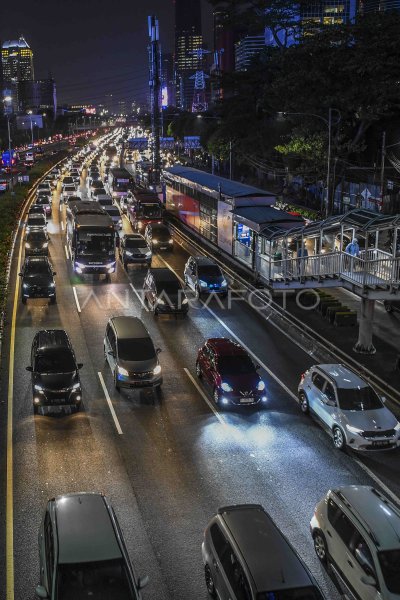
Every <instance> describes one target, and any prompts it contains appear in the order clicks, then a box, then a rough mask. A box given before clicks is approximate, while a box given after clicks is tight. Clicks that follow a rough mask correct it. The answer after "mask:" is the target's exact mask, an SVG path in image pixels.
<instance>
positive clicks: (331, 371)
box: [298, 364, 400, 451]
mask: <svg viewBox="0 0 400 600" xmlns="http://www.w3.org/2000/svg"><path fill="white" fill-rule="evenodd" d="M298 397H299V403H300V408H301V410H302V412H303V413H308V412H310V413H312V414H313V415H314V416H315V417H316V418H317V419H318V420H319V421H320V422H321V423H322V425H323V426H324V427H325V428H326V429H328V430H329V431H330V432H331V433H332V437H333V443H334V445H335V447H336V448H337V449H339V450H343V449H344V448H345V447H346V446H348V447H349V448H352V449H353V450H360V451H365V450H367V451H371V450H393V449H395V448H397V447H398V446H399V444H400V439H399V438H400V423H399V422H398V420H397V419H396V417H395V416H394V414H393V413H392V412H391V411H390V410H389V409H388V408H387V407H386V406H385V405H384V401H385V399H384V398H381V397H379V396H378V394H377V393H376V392H375V390H374V389H373V388H372V387H371V386H370V385H369V384H368V383H367V382H366V381H364V380H363V379H362V378H361V377H360V376H359V375H357V373H355V372H354V371H352V370H351V369H349V368H347V367H346V366H344V365H341V364H322V365H314V366H313V367H311V368H310V369H308V371H306V372H305V373H304V374H303V375H302V376H301V380H300V383H299V386H298Z"/></svg>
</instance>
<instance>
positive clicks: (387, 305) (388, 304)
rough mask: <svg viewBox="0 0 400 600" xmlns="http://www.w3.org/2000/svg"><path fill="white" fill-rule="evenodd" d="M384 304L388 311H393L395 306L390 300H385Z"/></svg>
mask: <svg viewBox="0 0 400 600" xmlns="http://www.w3.org/2000/svg"><path fill="white" fill-rule="evenodd" d="M383 306H384V307H385V310H386V312H387V313H391V312H393V306H392V305H391V304H390V302H386V301H385V302H384V303H383Z"/></svg>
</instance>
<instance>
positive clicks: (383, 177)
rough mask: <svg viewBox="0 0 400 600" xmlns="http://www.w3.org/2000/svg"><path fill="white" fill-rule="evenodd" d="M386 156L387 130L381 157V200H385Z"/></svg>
mask: <svg viewBox="0 0 400 600" xmlns="http://www.w3.org/2000/svg"><path fill="white" fill-rule="evenodd" d="M385 158H386V131H384V132H383V133H382V158H381V200H382V201H383V194H384V191H385V190H384V187H385Z"/></svg>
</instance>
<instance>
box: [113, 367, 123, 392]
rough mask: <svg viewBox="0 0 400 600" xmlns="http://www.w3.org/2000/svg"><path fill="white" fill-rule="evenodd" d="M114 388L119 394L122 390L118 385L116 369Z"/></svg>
mask: <svg viewBox="0 0 400 600" xmlns="http://www.w3.org/2000/svg"><path fill="white" fill-rule="evenodd" d="M114 387H115V389H116V390H117V392H119V391H120V390H121V388H120V387H119V385H118V378H117V370H116V369H115V371H114Z"/></svg>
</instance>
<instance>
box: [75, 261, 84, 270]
mask: <svg viewBox="0 0 400 600" xmlns="http://www.w3.org/2000/svg"><path fill="white" fill-rule="evenodd" d="M75 267H77V268H78V269H85V268H86V265H83V264H82V263H79V262H76V263H75Z"/></svg>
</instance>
